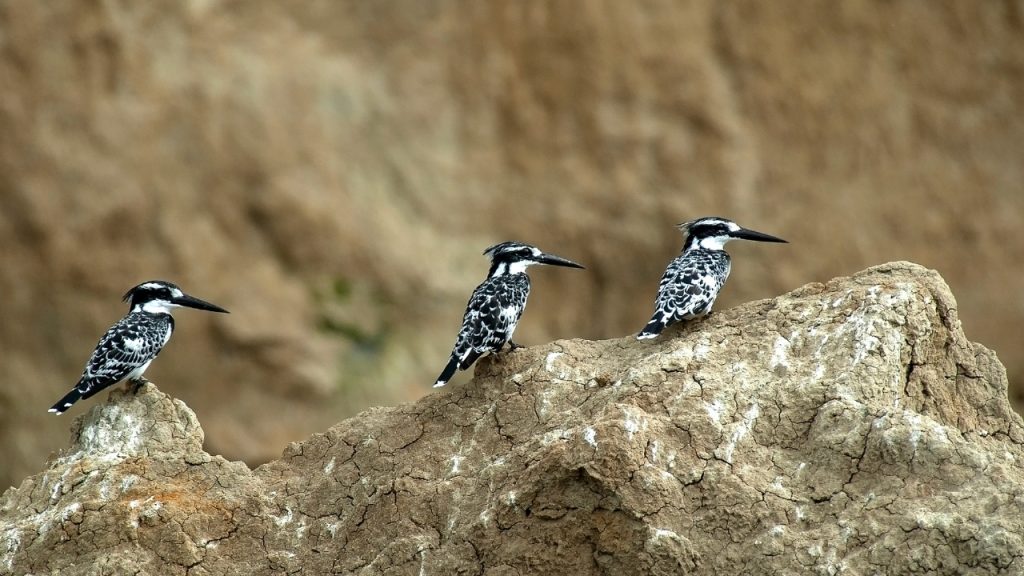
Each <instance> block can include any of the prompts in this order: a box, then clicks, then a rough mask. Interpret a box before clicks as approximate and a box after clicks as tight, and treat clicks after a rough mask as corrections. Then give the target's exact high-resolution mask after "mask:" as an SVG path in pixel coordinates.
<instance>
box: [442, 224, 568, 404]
mask: <svg viewBox="0 0 1024 576" xmlns="http://www.w3.org/2000/svg"><path fill="white" fill-rule="evenodd" d="M484 255H485V256H490V258H491V270H490V272H488V273H487V279H486V280H484V281H483V283H481V284H480V285H479V286H477V287H476V290H473V295H472V296H471V297H470V298H469V303H468V304H467V305H466V314H465V316H463V317H462V329H461V330H459V336H458V338H456V340H455V349H454V350H452V355H451V358H450V359H449V360H448V365H447V366H445V367H444V371H442V372H441V375H440V376H438V377H437V382H435V383H434V388H437V387H439V386H444V385H445V384H447V383H448V380H451V377H452V376H453V375H454V374H455V371H456V370H465V369H466V368H469V367H470V366H472V365H473V362H476V359H477V358H479V357H480V356H481V355H482V354H484V353H486V352H500V351H501V349H502V348H503V347H504V346H505V344H506V343H508V344H509V345H510V346H511V347H512V349H513V350H515V349H516V348H519V347H520V346H519V345H518V344H516V343H515V342H513V341H512V333H513V332H515V330H516V324H517V323H518V322H519V317H520V316H522V315H523V309H524V308H526V298H527V297H528V296H529V295H530V277H529V276H527V275H526V268H527V267H529V266H532V265H534V264H551V265H553V266H567V267H569V268H583V266H580V265H579V264H577V263H575V262H573V261H572V260H566V259H565V258H561V257H559V256H554V255H552V254H545V253H544V252H541V251H540V249H538V248H536V247H534V246H530V245H529V244H523V243H521V242H502V243H501V244H495V245H494V246H491V247H490V248H488V249H487V250H484Z"/></svg>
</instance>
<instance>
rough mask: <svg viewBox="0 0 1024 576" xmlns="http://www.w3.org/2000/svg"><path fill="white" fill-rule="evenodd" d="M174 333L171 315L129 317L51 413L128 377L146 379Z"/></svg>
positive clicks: (100, 346)
mask: <svg viewBox="0 0 1024 576" xmlns="http://www.w3.org/2000/svg"><path fill="white" fill-rule="evenodd" d="M173 331H174V319H173V318H171V316H170V315H169V314H147V313H142V312H132V313H130V314H128V315H127V316H125V317H124V318H122V319H121V320H120V321H119V322H118V323H117V324H114V325H113V326H112V327H111V328H110V330H107V333H106V334H104V335H103V337H102V338H100V341H99V343H98V344H97V345H96V349H95V350H94V351H93V353H92V356H91V357H90V358H89V361H88V362H87V363H86V365H85V370H84V371H83V372H82V377H81V378H80V379H79V380H78V384H76V385H75V387H74V389H72V390H71V392H69V393H68V394H67V395H66V396H65V397H64V398H62V399H61V400H59V401H58V402H57V403H56V404H54V405H53V407H52V408H50V411H51V412H56V413H57V414H60V413H61V412H64V411H65V410H67V409H68V408H70V407H71V405H72V404H74V403H75V402H76V401H78V400H79V399H84V398H89V397H90V396H92V395H94V394H96V393H98V392H100V391H101V390H103V389H105V388H107V387H109V386H111V385H113V384H116V383H117V382H120V381H121V380H124V379H125V378H128V377H131V378H138V377H140V376H142V373H143V372H144V371H145V370H146V368H147V367H148V366H149V363H150V362H152V361H153V359H154V358H156V356H157V354H159V353H160V350H161V349H162V348H163V347H164V345H165V344H167V341H168V340H169V339H170V338H171V333H172V332H173Z"/></svg>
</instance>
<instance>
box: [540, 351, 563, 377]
mask: <svg viewBox="0 0 1024 576" xmlns="http://www.w3.org/2000/svg"><path fill="white" fill-rule="evenodd" d="M562 356H564V354H562V353H561V352H551V353H549V354H548V355H547V357H546V358H544V370H547V371H548V372H550V373H552V374H555V375H556V376H558V377H559V378H561V379H563V380H564V379H565V376H564V375H563V373H564V371H562V370H559V371H558V372H557V373H556V372H555V361H556V360H558V359H559V358H561V357H562Z"/></svg>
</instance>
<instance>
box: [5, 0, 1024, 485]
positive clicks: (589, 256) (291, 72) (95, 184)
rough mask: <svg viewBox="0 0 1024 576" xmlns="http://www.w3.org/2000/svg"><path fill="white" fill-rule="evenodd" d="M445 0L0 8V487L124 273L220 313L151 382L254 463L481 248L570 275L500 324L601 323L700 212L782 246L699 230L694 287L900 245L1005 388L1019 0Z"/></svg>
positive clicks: (409, 359)
mask: <svg viewBox="0 0 1024 576" xmlns="http://www.w3.org/2000/svg"><path fill="white" fill-rule="evenodd" d="M410 4H415V7H413V8H410ZM471 4H472V6H471V7H467V6H466V3H463V2H448V1H444V0H415V1H414V2H410V1H395V0H376V1H373V2H367V1H366V0H332V1H323V2H298V3H283V2H280V0H246V1H245V2H228V1H216V0H192V1H187V2H186V1H182V0H149V1H145V2H130V1H116V0H104V1H85V0H61V1H46V2H41V1H39V0H4V1H3V2H0V87H2V89H0V249H2V264H3V265H2V266H0V303H2V305H3V310H2V312H3V322H0V350H2V355H3V376H2V378H3V380H4V385H0V444H2V445H4V446H5V447H6V449H5V450H3V451H0V489H3V488H6V487H7V486H11V485H17V484H18V483H20V482H21V480H22V479H23V478H24V477H25V476H27V475H29V474H30V473H32V472H33V471H35V470H38V469H40V467H41V466H42V465H43V463H44V460H45V455H46V454H48V453H50V452H51V451H54V450H56V449H57V448H59V447H61V446H63V445H64V444H65V442H66V439H67V438H66V437H67V427H68V423H67V422H64V421H63V420H62V419H56V418H53V417H52V416H50V415H49V414H47V413H46V408H47V407H49V406H50V405H51V404H52V403H53V402H54V401H55V400H56V399H57V398H59V397H60V396H61V395H62V394H63V393H64V392H66V391H67V389H68V388H69V387H70V386H71V385H72V384H73V383H74V381H75V379H76V378H77V376H78V375H79V374H80V371H81V369H82V365H83V363H84V362H85V360H86V358H87V357H88V354H89V351H90V350H91V349H92V346H93V345H94V344H95V342H96V340H97V338H98V337H99V336H100V335H101V334H102V333H103V331H104V330H106V329H107V327H108V326H110V324H111V323H112V322H113V321H114V320H116V319H117V318H118V317H119V316H120V315H121V314H123V312H124V307H123V305H122V304H121V303H120V302H118V297H119V296H120V295H121V294H122V293H124V291H125V290H126V289H127V288H128V287H130V286H132V285H134V284H136V283H138V282H141V281H144V280H148V279H151V278H165V279H168V280H172V281H175V282H177V283H179V284H180V285H181V286H182V287H184V288H186V289H187V290H189V291H193V292H194V293H196V294H197V295H199V296H202V297H204V298H208V299H209V300H211V301H213V302H216V303H218V304H221V305H223V306H225V307H226V308H228V309H229V310H231V312H232V314H231V316H230V317H225V318H220V317H218V318H215V319H214V318H202V317H200V316H199V315H196V314H189V313H183V314H181V315H179V317H178V327H179V331H178V334H177V335H176V336H175V339H174V340H173V341H172V342H171V344H170V346H169V347H168V348H167V349H166V350H165V351H164V352H163V354H162V355H161V358H160V361H158V362H156V363H154V365H153V366H152V368H151V372H150V376H151V377H152V378H153V379H154V380H156V381H159V382H160V383H161V388H162V389H163V390H165V391H167V392H168V393H171V394H173V395H174V396H175V397H176V398H181V399H184V400H185V401H186V402H187V403H188V405H189V406H190V407H192V408H193V409H194V410H195V411H196V412H197V413H198V414H199V415H200V416H201V419H202V421H203V426H204V428H205V430H206V433H207V446H208V448H209V449H210V450H211V451H214V452H217V453H223V454H225V455H227V456H228V457H230V458H232V459H240V460H245V461H246V462H248V463H249V464H250V465H256V464H259V463H263V462H266V461H268V460H270V459H273V458H275V457H276V456H277V455H278V453H279V451H280V447H281V446H282V445H284V444H285V443H287V442H289V441H293V440H296V439H300V438H305V437H307V436H308V435H309V434H311V433H312V432H314V431H317V430H324V429H326V428H327V427H328V426H330V425H331V424H333V423H335V422H337V421H338V420H339V419H341V418H342V417H347V416H351V415H353V414H355V413H357V412H359V411H361V410H362V409H364V408H365V407H366V406H369V405H374V404H397V403H399V402H404V401H409V400H414V399H416V398H418V397H419V396H420V395H422V394H423V393H424V391H425V390H426V389H427V388H429V386H424V384H429V383H430V382H432V381H433V378H434V377H436V376H437V372H439V371H440V368H441V364H443V361H444V359H445V358H446V357H447V355H448V353H449V351H450V347H451V345H452V343H453V341H454V336H455V331H456V330H457V329H458V323H459V319H460V318H461V314H462V310H463V306H464V305H465V302H466V298H467V297H468V295H469V292H470V291H471V290H472V288H473V286H475V285H476V283H478V282H479V281H480V280H481V279H482V277H483V275H484V272H485V271H486V266H487V265H486V262H485V260H484V259H483V258H482V257H481V256H480V252H481V251H482V250H483V248H484V247H485V246H488V245H490V244H493V243H495V242H498V241H502V240H508V239H518V240H523V241H528V242H531V243H534V244H537V245H539V246H541V247H543V248H545V249H549V250H552V251H554V252H556V253H558V254H564V255H566V256H568V257H572V258H574V259H577V260H579V261H580V262H582V263H584V264H585V265H586V266H587V269H588V272H587V273H585V274H557V273H554V272H543V271H537V272H536V273H535V274H534V281H535V288H536V290H535V294H534V295H533V296H531V302H530V310H529V312H528V313H527V314H526V316H525V317H524V319H523V323H522V324H521V326H520V328H519V331H520V335H519V336H520V338H521V339H522V341H523V343H525V344H531V343H541V342H548V341H551V340H553V339H556V338H565V337H580V338H587V339H604V338H610V337H615V336H619V335H622V334H626V333H628V332H630V331H633V330H638V329H639V328H640V326H642V325H643V323H644V321H645V320H646V319H647V318H648V317H649V314H650V312H651V305H652V300H653V298H654V292H655V287H656V285H657V282H658V278H659V277H660V275H661V273H662V271H663V270H664V266H665V264H666V263H667V262H668V260H669V259H670V258H672V256H673V255H674V254H676V253H677V252H678V250H679V246H680V238H679V235H678V234H677V233H676V232H675V230H674V229H673V228H672V225H673V224H675V223H676V222H680V221H683V220H687V219H689V218H692V217H696V216H701V215H707V214H716V215H722V216H727V217H731V218H734V219H736V220H737V221H739V222H740V223H742V224H744V225H747V226H751V227H753V228H755V229H758V230H765V231H767V232H771V233H773V234H777V235H779V236H781V237H783V238H786V239H787V240H790V241H791V242H792V243H793V244H792V246H790V247H787V248H784V249H783V248H779V249H777V250H776V249H774V248H772V249H770V250H765V249H763V247H743V246H736V245H735V244H733V245H730V249H731V250H732V251H733V253H734V256H735V257H736V263H737V265H736V267H735V270H734V271H733V278H732V280H731V281H730V283H729V285H728V286H727V288H726V290H725V291H724V292H723V295H722V300H721V301H720V302H719V304H720V305H724V307H729V306H732V305H735V304H736V303H739V302H746V301H750V300H754V299H758V298H765V297H768V296H774V295H777V294H780V293H783V292H785V291H788V290H791V289H793V288H795V287H797V286H800V285H802V284H804V283H806V282H808V281H810V280H817V279H827V278H832V277H834V276H837V275H847V274H849V273H851V272H853V271H856V270H860V269H862V268H864V267H866V266H868V265H869V264H873V263H877V262H884V261H888V260H896V259H912V260H916V261H920V262H923V263H926V264H927V265H928V266H930V267H933V268H936V269H938V270H940V271H941V272H942V274H943V275H944V276H945V278H946V279H947V281H948V282H949V283H950V284H951V285H952V286H953V287H954V289H955V290H956V293H957V295H958V297H959V299H960V304H961V310H960V314H961V317H962V318H963V319H964V322H965V323H966V324H967V326H968V327H969V328H970V332H971V334H972V335H973V336H974V337H975V338H976V339H978V340H980V341H982V342H986V343H987V344H989V345H990V346H992V347H993V348H995V349H996V350H998V351H999V353H1000V355H1001V358H1002V360H1003V362H1005V363H1006V365H1007V368H1008V370H1009V371H1010V374H1011V379H1010V380H1011V382H1024V347H1022V346H1020V345H1019V342H1020V338H1019V334H1018V329H1017V327H1018V326H1020V325H1022V324H1024V307H1022V306H1020V304H1019V302H1020V301H1019V299H1017V300H1014V299H1013V298H1012V297H1011V296H1010V295H1014V294H1021V293H1024V274H1021V273H1020V272H1019V271H1020V270H1021V269H1022V268H1024V243H1022V242H1021V240H1020V230H1021V229H1022V228H1024V194H1021V184H1020V183H1021V182H1024V162H1022V161H1021V150H1024V122H1021V121H1019V119H1020V118H1022V117H1024V33H1022V22H1024V16H1022V14H1024V9H1022V8H1021V4H1020V3H1019V2H997V1H990V2H964V1H959V2H958V1H950V0H946V1H942V0H933V1H930V2H891V1H887V0H862V1H859V2H845V3H843V6H842V8H841V9H839V8H837V7H836V4H835V2H832V1H823V0H816V1H815V0H774V1H772V2H764V1H757V0H686V1H680V2H668V1H659V2H611V1H607V0H605V1H600V0H576V1H573V2H557V1H552V0H547V1H544V0H540V1H534V2H509V1H500V0H499V1H491V2H487V1H476V2H471ZM566 293H571V294H573V295H575V296H576V298H577V299H578V301H577V302H578V304H577V303H574V304H573V305H567V304H566V302H565V301H563V300H562V299H560V298H558V297H557V295H558V294H566ZM26 327H31V329H26ZM26 383H31V385H28V384H26ZM211 383H216V384H215V385H211ZM1022 397H1024V392H1022ZM90 407H91V406H90V404H83V405H82V406H81V407H77V406H76V407H75V409H74V411H73V412H72V413H71V416H77V415H79V414H82V413H83V412H84V411H85V410H87V409H89V408H90ZM253 421H260V422H262V423H263V424H262V425H261V426H252V425H251V423H252V422H253Z"/></svg>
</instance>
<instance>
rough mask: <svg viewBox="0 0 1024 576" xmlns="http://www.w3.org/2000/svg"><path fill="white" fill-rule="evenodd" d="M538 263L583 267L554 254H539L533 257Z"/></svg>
mask: <svg viewBox="0 0 1024 576" xmlns="http://www.w3.org/2000/svg"><path fill="white" fill-rule="evenodd" d="M535 260H536V261H537V263H538V264H550V265H551V266H565V267H566V268H583V266H581V265H579V264H577V263H575V262H573V261H572V260H568V259H566V258H562V257H561V256H555V255H554V254H541V255H540V256H537V257H536V258H535Z"/></svg>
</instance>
